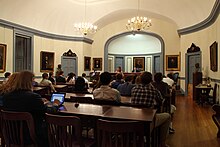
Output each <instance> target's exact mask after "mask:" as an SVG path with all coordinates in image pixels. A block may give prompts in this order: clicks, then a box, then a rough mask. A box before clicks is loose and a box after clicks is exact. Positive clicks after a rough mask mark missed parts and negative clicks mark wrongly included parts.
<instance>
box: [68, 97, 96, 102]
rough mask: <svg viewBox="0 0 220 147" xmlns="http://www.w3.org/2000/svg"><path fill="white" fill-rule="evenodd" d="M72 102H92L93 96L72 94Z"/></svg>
mask: <svg viewBox="0 0 220 147" xmlns="http://www.w3.org/2000/svg"><path fill="white" fill-rule="evenodd" d="M69 101H70V102H78V103H87V104H92V103H93V99H92V97H84V96H70V100H69Z"/></svg>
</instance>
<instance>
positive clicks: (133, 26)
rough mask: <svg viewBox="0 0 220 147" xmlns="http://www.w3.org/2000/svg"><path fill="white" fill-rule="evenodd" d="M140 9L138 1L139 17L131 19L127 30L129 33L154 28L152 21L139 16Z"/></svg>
mask: <svg viewBox="0 0 220 147" xmlns="http://www.w3.org/2000/svg"><path fill="white" fill-rule="evenodd" d="M139 7H140V0H138V12H137V13H138V14H137V16H136V17H133V18H131V19H129V20H128V23H127V24H126V29H127V30H129V31H141V30H147V29H149V28H150V27H151V26H152V24H151V19H149V18H147V17H142V16H139Z"/></svg>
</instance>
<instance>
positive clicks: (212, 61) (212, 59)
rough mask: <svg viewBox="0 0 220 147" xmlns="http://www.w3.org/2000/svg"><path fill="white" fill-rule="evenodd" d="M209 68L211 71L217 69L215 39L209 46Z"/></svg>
mask: <svg viewBox="0 0 220 147" xmlns="http://www.w3.org/2000/svg"><path fill="white" fill-rule="evenodd" d="M210 68H211V70H212V71H214V72H216V71H218V43H217V42H216V41H215V42H214V43H213V44H212V45H211V46H210Z"/></svg>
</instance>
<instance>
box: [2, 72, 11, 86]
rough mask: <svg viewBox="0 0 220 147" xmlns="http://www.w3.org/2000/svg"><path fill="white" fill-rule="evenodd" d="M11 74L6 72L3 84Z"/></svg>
mask: <svg viewBox="0 0 220 147" xmlns="http://www.w3.org/2000/svg"><path fill="white" fill-rule="evenodd" d="M10 75H11V73H10V72H6V73H5V74H4V76H5V78H4V80H3V84H4V83H5V82H6V81H7V80H8V78H9V77H10Z"/></svg>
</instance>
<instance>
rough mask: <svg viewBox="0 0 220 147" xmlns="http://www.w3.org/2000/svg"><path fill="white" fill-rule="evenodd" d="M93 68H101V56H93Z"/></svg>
mask: <svg viewBox="0 0 220 147" xmlns="http://www.w3.org/2000/svg"><path fill="white" fill-rule="evenodd" d="M93 70H102V58H93Z"/></svg>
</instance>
